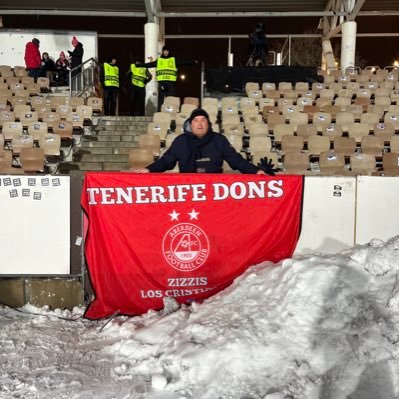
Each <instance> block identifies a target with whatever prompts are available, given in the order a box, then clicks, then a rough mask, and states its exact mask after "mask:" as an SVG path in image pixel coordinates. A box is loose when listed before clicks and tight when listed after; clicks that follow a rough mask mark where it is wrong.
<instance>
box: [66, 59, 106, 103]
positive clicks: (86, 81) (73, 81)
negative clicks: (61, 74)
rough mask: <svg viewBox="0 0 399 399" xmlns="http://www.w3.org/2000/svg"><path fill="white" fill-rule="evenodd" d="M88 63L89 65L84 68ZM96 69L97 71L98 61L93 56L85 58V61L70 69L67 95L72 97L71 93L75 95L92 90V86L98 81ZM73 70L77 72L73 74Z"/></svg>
mask: <svg viewBox="0 0 399 399" xmlns="http://www.w3.org/2000/svg"><path fill="white" fill-rule="evenodd" d="M89 63H90V66H89V67H88V68H86V69H85V65H88V64H89ZM98 71H99V63H98V61H97V60H96V59H95V58H93V57H91V58H89V59H87V60H86V61H84V62H83V63H81V64H80V65H78V66H76V67H75V68H73V69H70V70H69V96H70V97H72V94H74V95H76V96H82V95H83V94H84V93H86V92H88V91H89V90H92V89H93V87H95V84H96V82H98V81H99V79H98V76H99V73H98ZM74 72H78V73H77V74H75V73H74ZM95 72H97V73H95ZM86 75H87V76H86ZM73 92H74V93H73Z"/></svg>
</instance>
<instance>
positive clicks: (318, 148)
mask: <svg viewBox="0 0 399 399" xmlns="http://www.w3.org/2000/svg"><path fill="white" fill-rule="evenodd" d="M329 149H330V139H329V138H328V137H326V136H309V137H308V153H309V155H318V156H319V155H320V154H321V153H322V152H325V151H328V150H329Z"/></svg>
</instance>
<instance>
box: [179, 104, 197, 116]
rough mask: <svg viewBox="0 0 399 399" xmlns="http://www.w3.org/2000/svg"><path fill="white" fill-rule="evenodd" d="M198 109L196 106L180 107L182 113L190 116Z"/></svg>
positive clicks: (184, 105)
mask: <svg viewBox="0 0 399 399" xmlns="http://www.w3.org/2000/svg"><path fill="white" fill-rule="evenodd" d="M196 108H198V107H197V106H195V105H194V104H182V106H181V107H180V112H181V113H183V114H188V115H190V114H191V112H193V111H194V110H195V109H196Z"/></svg>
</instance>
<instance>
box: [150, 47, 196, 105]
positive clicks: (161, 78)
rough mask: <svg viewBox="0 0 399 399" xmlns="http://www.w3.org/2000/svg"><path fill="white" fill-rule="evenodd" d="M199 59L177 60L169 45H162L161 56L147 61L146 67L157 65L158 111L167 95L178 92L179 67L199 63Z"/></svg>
mask: <svg viewBox="0 0 399 399" xmlns="http://www.w3.org/2000/svg"><path fill="white" fill-rule="evenodd" d="M197 63H198V61H197V60H195V61H184V60H176V58H175V57H173V56H172V55H171V53H170V50H169V47H167V46H163V47H162V54H161V56H160V57H159V58H158V59H156V60H155V61H151V62H147V63H146V64H144V65H143V66H144V67H146V68H154V67H156V76H157V81H158V111H160V110H161V106H162V104H163V101H164V99H165V97H167V96H174V95H175V94H176V80H177V67H178V66H180V65H187V64H197Z"/></svg>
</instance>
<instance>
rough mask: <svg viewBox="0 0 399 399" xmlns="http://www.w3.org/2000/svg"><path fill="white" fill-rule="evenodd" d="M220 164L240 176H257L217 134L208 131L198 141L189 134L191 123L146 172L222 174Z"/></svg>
mask: <svg viewBox="0 0 399 399" xmlns="http://www.w3.org/2000/svg"><path fill="white" fill-rule="evenodd" d="M223 161H226V162H227V163H228V164H229V165H230V167H231V168H232V169H234V170H239V171H240V172H241V173H246V174H250V173H253V174H254V173H257V172H258V170H259V169H258V168H257V167H256V166H255V165H253V164H252V163H250V162H249V161H247V160H246V159H244V158H243V157H242V156H241V155H240V154H239V153H238V152H237V151H236V150H235V149H234V148H233V147H232V146H231V144H230V143H229V141H228V140H227V138H226V137H225V136H223V135H222V134H220V133H215V132H213V131H212V128H211V127H210V128H209V129H208V132H207V133H206V135H205V136H204V137H202V138H198V137H196V136H194V135H193V133H192V132H191V127H190V123H189V121H188V120H187V121H186V122H185V124H184V133H183V134H181V135H179V136H177V137H176V138H175V140H174V141H173V143H172V145H171V146H170V148H169V149H168V150H167V151H166V152H165V153H164V154H163V155H162V157H161V158H159V159H158V160H157V161H155V162H153V163H152V164H151V165H149V166H148V167H147V168H148V169H149V170H150V172H165V171H167V170H171V169H173V168H174V167H175V166H176V163H178V165H179V170H180V172H181V173H223Z"/></svg>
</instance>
